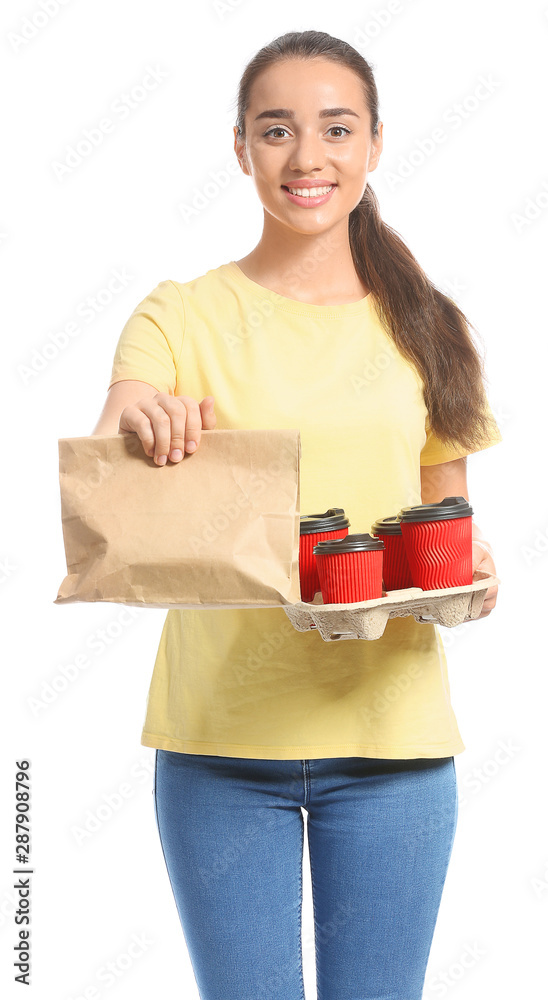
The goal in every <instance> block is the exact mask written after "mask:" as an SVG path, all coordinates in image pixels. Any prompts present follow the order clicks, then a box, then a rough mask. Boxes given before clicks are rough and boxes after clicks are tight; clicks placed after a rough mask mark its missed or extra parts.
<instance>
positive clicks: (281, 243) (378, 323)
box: [94, 31, 501, 1000]
mask: <svg viewBox="0 0 548 1000" xmlns="http://www.w3.org/2000/svg"><path fill="white" fill-rule="evenodd" d="M234 132H235V142H234V148H235V152H236V156H237V157H238V161H239V163H240V166H241V168H242V170H243V172H244V174H246V175H248V176H250V177H251V178H252V179H253V182H254V184H255V188H256V191H257V194H258V197H259V198H260V200H261V203H262V205H263V208H264V226H263V232H262V236H261V238H260V240H259V242H258V244H257V246H256V247H255V248H254V249H253V250H252V251H251V253H249V254H248V255H247V256H246V257H243V258H242V259H241V260H239V261H230V262H228V263H225V264H222V265H221V266H220V267H217V268H213V269H212V270H209V271H207V273H206V274H204V275H201V276H199V277H197V278H195V279H193V280H190V281H187V282H183V283H180V282H177V281H167V280H166V281H162V282H161V283H160V284H159V285H158V286H157V287H156V288H155V289H154V290H153V291H152V292H151V293H150V294H149V295H148V296H147V297H146V298H145V299H144V300H143V301H142V302H141V303H140V304H139V305H138V306H137V307H136V309H135V311H134V312H133V314H132V315H131V317H130V318H129V320H128V322H127V324H126V326H125V327H124V329H123V331H122V333H121V335H120V339H119V342H118V346H117V349H116V354H115V358H114V365H113V372H112V378H111V380H110V385H109V391H108V396H107V400H106V403H105V407H104V409H103V413H102V415H101V418H100V420H99V423H98V424H97V426H96V428H95V431H94V433H98V434H99V433H116V432H120V433H135V434H137V435H138V436H139V438H140V440H141V442H142V444H143V448H144V451H145V452H146V454H147V455H148V456H154V461H155V462H156V463H157V464H158V465H159V466H161V465H162V464H165V463H166V462H167V461H170V462H178V461H181V460H184V461H188V460H189V456H190V455H192V453H193V452H196V450H197V449H199V446H200V438H201V434H202V430H204V429H205V430H212V429H214V428H215V427H220V428H236V427H241V428H253V427H256V428H265V427H273V428H278V427H292V428H294V427H298V428H300V431H301V445H302V458H301V513H303V514H310V513H317V512H319V511H323V510H327V509H328V508H329V507H333V506H340V507H344V509H345V511H346V513H347V515H348V517H349V519H350V525H351V527H350V531H351V532H362V531H370V528H371V525H372V524H373V522H374V521H375V520H376V518H377V517H383V516H387V515H390V514H393V513H397V511H398V510H399V509H400V508H401V507H402V506H404V505H409V504H413V503H421V502H423V503H426V502H431V501H438V500H441V499H443V498H444V497H445V496H452V495H461V496H463V497H466V498H467V499H468V491H467V483H466V455H467V454H470V453H471V452H477V451H479V450H481V449H483V448H487V447H489V446H490V445H493V444H495V443H496V442H497V441H499V440H501V435H500V432H499V430H498V427H497V425H496V423H495V421H494V419H493V415H492V412H491V409H490V407H489V404H488V401H487V398H486V393H485V389H484V385H483V381H482V379H483V369H482V364H481V361H480V358H479V355H478V353H477V351H476V348H475V347H474V344H473V341H472V339H471V336H470V332H469V328H468V324H467V321H466V318H465V316H464V315H463V313H462V312H461V311H460V310H459V309H458V307H457V306H456V305H455V303H454V302H453V301H452V300H451V299H449V298H448V297H447V296H446V295H444V294H443V293H442V292H441V291H440V290H439V289H437V288H436V287H435V286H434V285H433V283H432V282H431V281H430V280H429V279H428V278H427V276H426V274H425V273H424V271H422V269H421V268H420V266H419V264H418V263H417V261H416V260H415V258H414V257H413V255H412V254H411V252H410V251H409V250H408V249H407V247H406V246H405V245H404V244H403V242H402V241H401V239H400V238H399V237H398V236H397V234H396V233H395V232H394V231H393V230H392V229H390V228H389V227H388V226H387V225H386V224H385V223H383V221H382V220H381V218H380V215H379V210H378V204H377V200H376V198H375V195H374V194H373V191H372V190H371V187H370V186H369V180H368V178H369V173H370V172H371V171H373V170H374V169H375V167H376V166H377V165H378V162H379V157H380V155H381V150H382V123H381V122H379V115H378V95H377V89H376V86H375V81H374V79H373V75H372V72H371V68H370V66H369V65H368V63H367V62H366V61H365V60H364V59H363V58H362V56H361V55H360V54H359V53H358V52H357V51H356V50H355V49H354V48H352V47H351V46H350V45H348V44H347V43H346V42H344V41H341V40H340V39H337V38H333V37H331V36H330V35H327V34H325V33H323V32H317V31H304V32H290V33H288V34H285V35H283V36H281V37H280V38H277V39H276V40H275V41H273V42H272V43H271V44H269V45H266V46H265V47H264V48H263V49H261V50H260V51H259V52H258V53H257V55H256V56H255V57H254V58H253V59H252V60H251V62H250V63H249V65H248V66H247V67H246V69H245V72H244V74H243V76H242V79H241V83H240V88H239V95H238V111H237V124H236V126H235V128H234ZM214 406H215V411H216V412H214ZM185 452H186V453H187V454H186V457H185ZM190 460H191V459H190ZM158 474H159V475H161V474H162V473H160V472H159V473H158ZM480 539H481V533H480V531H479V529H478V528H477V526H476V525H474V542H473V566H474V569H481V570H485V571H487V572H488V573H493V574H495V573H496V569H495V565H494V562H493V556H492V552H491V548H490V546H489V544H488V543H487V542H486V541H485V540H484V539H481V540H480ZM495 600H496V588H494V589H493V590H492V591H488V593H487V595H486V600H485V602H484V605H483V609H482V616H485V615H487V614H489V613H490V612H491V611H492V609H493V607H494V605H495ZM141 742H142V744H143V745H144V746H149V747H154V748H156V769H155V783H154V795H155V817H156V822H157V824H158V830H159V836H160V840H161V844H162V849H163V852H164V857H165V862H166V866H167V871H168V874H169V878H170V882H171V886H172V889H173V893H174V898H175V902H176V906H177V909H178V913H179V917H180V920H181V923H182V927H183V931H184V935H185V940H186V944H187V947H188V951H189V955H190V958H191V961H192V965H193V969H194V974H195V977H196V982H197V985H198V989H199V992H200V996H201V997H202V998H203V1000H221V998H222V1000H259V998H265V1000H266V998H275V1000H302V997H303V996H304V991H303V970H302V955H301V904H302V858H303V837H304V815H303V813H304V811H306V813H307V817H308V818H307V824H306V825H307V836H308V848H309V852H310V863H311V878H312V888H313V904H314V922H315V951H316V975H317V985H318V998H319V1000H350V998H356V997H358V996H359V997H360V998H365V997H368V998H373V997H374V998H380V997H382V998H386V1000H419V998H420V997H421V996H422V990H423V984H424V978H425V970H426V965H427V960H428V956H429V952H430V947H431V942H432V936H433V933H434V927H435V923H436V919H437V914H438V908H439V905H440V900H441V895H442V890H443V886H444V881H445V877H446V872H447V867H448V863H449V858H450V854H451V850H452V845H453V838H454V835H455V827H456V820H457V787H456V779H455V766H454V755H455V754H457V753H460V752H462V750H463V749H464V744H463V742H462V740H461V736H460V733H459V731H458V728H457V723H456V719H455V717H454V714H453V710H452V707H451V703H450V694H449V683H448V676H447V664H446V660H445V655H444V651H443V647H442V643H441V638H440V633H439V630H438V629H437V627H436V626H435V625H432V624H422V623H418V622H416V621H415V620H414V618H412V617H408V618H395V619H391V620H389V622H388V623H387V627H386V630H385V632H384V634H383V636H382V637H381V638H380V639H378V640H376V641H374V642H373V641H371V642H367V641H362V640H349V641H345V642H342V643H326V642H324V641H323V640H322V639H321V637H320V636H319V635H318V634H317V633H315V632H314V631H310V632H304V633H298V632H296V631H295V630H294V629H293V627H292V626H291V624H290V623H289V621H288V619H287V616H286V615H285V612H284V610H283V608H267V609H257V610H255V611H254V612H253V613H252V612H251V611H249V610H224V609H223V610H220V611H215V610H211V609H210V610H207V611H194V610H192V609H189V610H173V611H169V612H168V613H167V615H166V620H165V624H164V628H163V632H162V637H161V640H160V646H159V650H158V654H157V658H156V663H155V667H154V673H153V677H152V681H151V686H150V692H149V696H148V701H147V712H146V719H145V723H144V727H143V732H142V738H141Z"/></svg>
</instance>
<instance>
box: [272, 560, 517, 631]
mask: <svg viewBox="0 0 548 1000" xmlns="http://www.w3.org/2000/svg"><path fill="white" fill-rule="evenodd" d="M498 583H500V580H499V578H498V577H497V576H490V575H489V573H483V572H482V571H480V570H476V572H475V573H474V575H473V583H471V584H469V585H468V586H466V587H444V588H442V589H440V590H421V588H420V587H408V588H406V589H405V590H388V591H383V596H382V597H377V598H373V599H372V600H370V601H357V602H355V603H353V604H324V603H323V600H322V595H321V594H320V593H317V594H316V595H315V597H314V600H313V601H310V602H308V601H297V602H296V603H295V604H284V605H283V608H284V611H285V613H286V615H287V617H288V618H289V620H290V622H291V624H292V625H293V627H294V628H295V629H296V630H297V632H308V631H310V630H311V629H314V628H316V629H317V630H318V632H319V633H320V635H321V637H322V639H324V641H325V642H332V641H334V640H337V639H380V637H381V635H382V634H383V632H384V630H385V628H386V623H387V621H388V619H389V618H406V617H407V616H408V615H413V618H414V619H415V621H417V622H423V623H433V622H435V623H437V624H439V625H445V626H446V627H448V628H453V627H454V626H455V625H460V624H461V622H465V621H470V620H472V619H474V618H478V617H479V615H480V612H481V609H482V607H483V602H484V600H485V595H486V593H487V591H488V589H489V587H494V586H495V585H496V584H498Z"/></svg>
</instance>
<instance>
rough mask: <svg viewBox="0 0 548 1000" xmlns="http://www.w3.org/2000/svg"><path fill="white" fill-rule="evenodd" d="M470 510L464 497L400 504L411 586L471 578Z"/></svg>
mask: <svg viewBox="0 0 548 1000" xmlns="http://www.w3.org/2000/svg"><path fill="white" fill-rule="evenodd" d="M444 508H445V509H444ZM407 511H409V512H411V514H410V515H408V516H407V517H406V512H407ZM472 513H473V511H472V508H471V507H470V505H469V504H468V502H467V501H466V500H465V499H464V497H445V498H444V500H442V501H440V503H439V504H418V505H416V506H415V507H404V508H402V510H401V511H400V513H399V515H398V516H399V517H400V524H401V529H402V536H403V541H404V544H405V551H406V553H407V561H408V563H409V566H410V569H411V575H412V578H413V586H415V587H421V588H422V590H438V589H440V588H444V587H464V586H468V585H469V584H471V583H472V582H473V579H472V578H473V573H472Z"/></svg>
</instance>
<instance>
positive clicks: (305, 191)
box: [288, 184, 335, 198]
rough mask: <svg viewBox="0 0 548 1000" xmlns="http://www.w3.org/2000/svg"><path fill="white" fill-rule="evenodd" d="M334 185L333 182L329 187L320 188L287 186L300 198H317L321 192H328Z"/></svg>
mask: <svg viewBox="0 0 548 1000" xmlns="http://www.w3.org/2000/svg"><path fill="white" fill-rule="evenodd" d="M334 186H335V185H334V184H330V185H329V187H321V188H288V191H291V194H296V195H298V196H299V197H300V198H318V197H319V196H320V195H321V194H328V192H329V191H331V189H332V188H333V187H334Z"/></svg>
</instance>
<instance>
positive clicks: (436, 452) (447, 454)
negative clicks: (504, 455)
mask: <svg viewBox="0 0 548 1000" xmlns="http://www.w3.org/2000/svg"><path fill="white" fill-rule="evenodd" d="M485 410H486V413H487V416H488V419H489V427H488V430H487V434H486V435H484V437H483V439H482V442H481V444H479V445H478V446H477V447H476V448H474V449H472V450H471V449H470V448H463V447H462V445H460V444H458V443H457V442H455V443H451V442H449V441H441V440H440V438H439V437H438V436H437V435H436V434H435V433H434V432H433V430H432V428H431V426H430V419H429V416H428V414H427V415H426V420H425V431H426V441H425V442H424V445H423V447H422V449H421V453H420V465H440V464H441V463H442V462H452V461H454V460H455V459H456V458H464V457H465V456H466V455H471V454H473V453H474V452H476V451H483V450H484V449H485V448H491V446H492V445H494V444H498V443H499V442H500V441H502V434H501V432H500V429H499V426H498V424H497V422H496V420H495V418H494V416H493V411H492V409H491V407H490V405H489V402H488V401H487V400H486V401H485Z"/></svg>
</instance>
